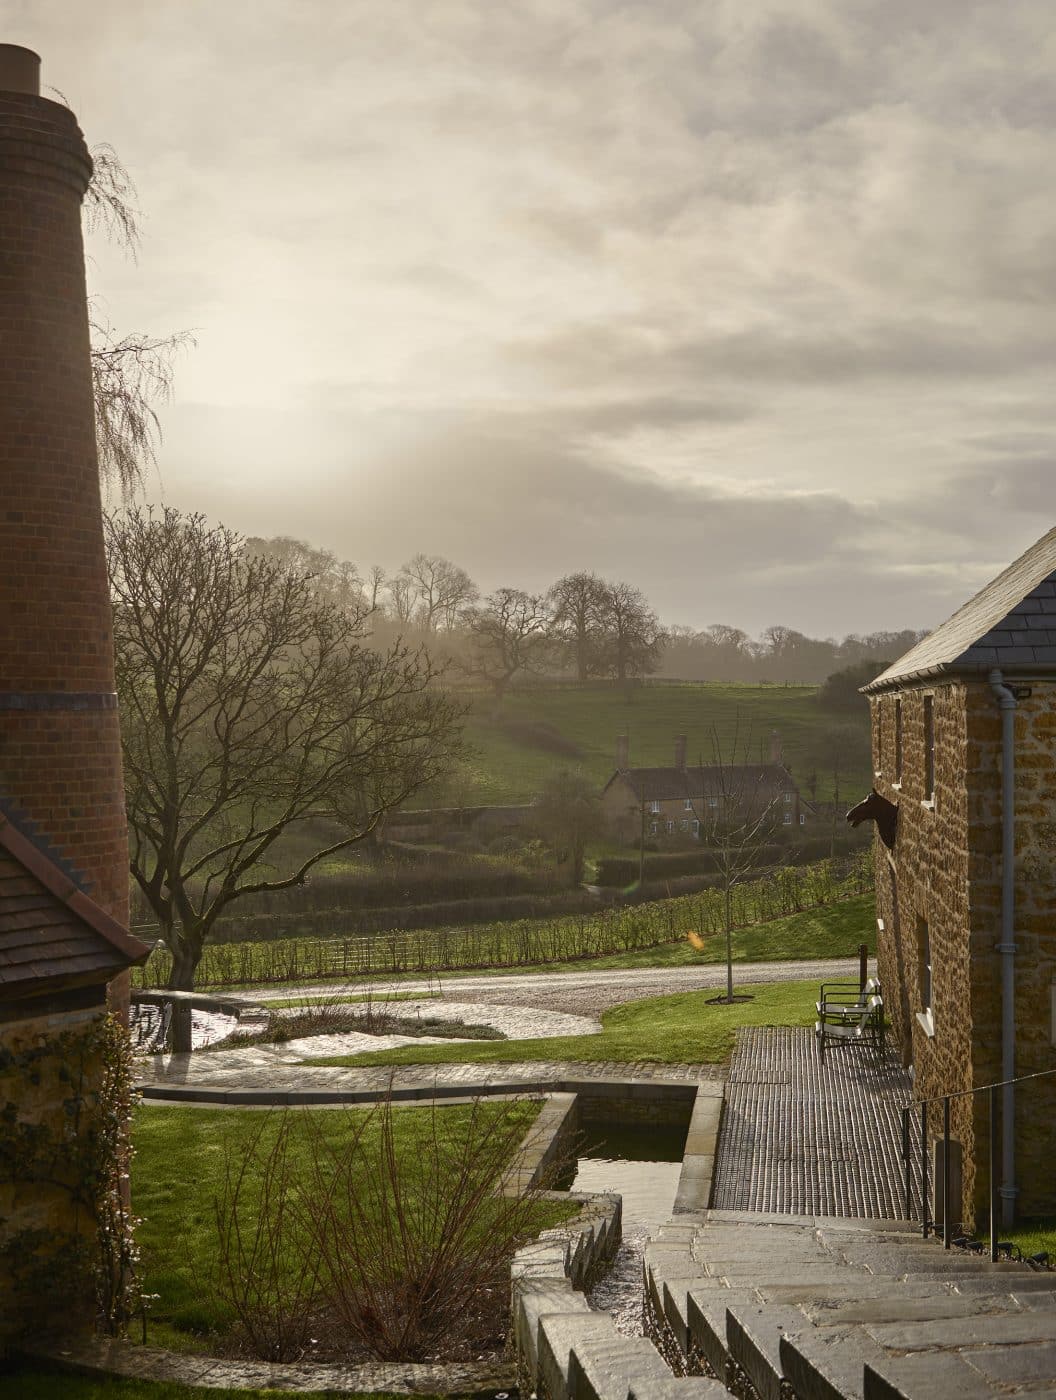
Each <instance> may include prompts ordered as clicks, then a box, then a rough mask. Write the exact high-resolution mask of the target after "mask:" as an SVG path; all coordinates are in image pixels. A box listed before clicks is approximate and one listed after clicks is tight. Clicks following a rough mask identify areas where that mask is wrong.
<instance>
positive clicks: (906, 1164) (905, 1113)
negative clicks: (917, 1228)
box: [902, 1104, 913, 1220]
mask: <svg viewBox="0 0 1056 1400" xmlns="http://www.w3.org/2000/svg"><path fill="white" fill-rule="evenodd" d="M909 1158H910V1153H909V1104H906V1106H905V1107H904V1108H903V1110H902V1168H903V1171H904V1173H905V1177H906V1219H907V1220H909V1219H911V1218H912V1211H913V1186H912V1165H911V1163H910V1160H909Z"/></svg>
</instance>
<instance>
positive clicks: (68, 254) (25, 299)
mask: <svg viewBox="0 0 1056 1400" xmlns="http://www.w3.org/2000/svg"><path fill="white" fill-rule="evenodd" d="M90 174H91V161H90V159H89V156H88V152H87V149H86V147H85V144H84V140H83V138H82V136H81V133H80V131H79V129H78V126H77V122H76V120H75V118H74V116H73V114H72V113H71V112H69V111H68V110H67V109H66V108H65V107H62V106H60V105H59V104H58V103H55V102H51V101H48V100H47V99H45V98H42V97H36V96H32V95H28V94H22V93H7V92H0V247H2V248H3V263H2V266H0V464H2V473H3V475H2V486H3V501H2V504H0V588H2V592H3V597H4V608H3V611H2V613H0V653H2V654H3V657H4V672H3V676H2V678H0V689H2V692H3V693H2V694H0V794H2V795H3V796H4V798H5V799H7V800H9V801H10V802H12V803H14V805H15V806H16V807H17V808H19V809H20V810H21V811H22V812H23V813H24V814H25V815H27V816H28V817H30V818H31V819H32V820H33V821H34V822H35V823H36V825H37V827H38V829H39V831H40V832H41V834H42V835H43V836H45V837H46V838H47V839H48V840H49V841H50V842H51V843H52V844H53V845H54V847H55V848H56V849H57V850H58V851H59V852H60V853H61V854H62V855H63V856H65V857H66V858H67V859H68V860H69V862H70V863H71V864H72V865H73V866H74V867H75V868H76V869H78V870H79V871H81V872H82V874H83V876H84V878H85V883H86V886H87V888H88V889H89V891H90V893H92V895H93V897H94V898H95V899H96V900H97V902H98V903H99V904H101V905H102V906H103V907H104V908H105V909H106V910H107V912H109V913H111V914H112V915H113V916H114V917H115V918H117V919H118V920H119V921H120V922H122V923H127V918H128V905H127V890H128V877H127V871H128V860H127V837H126V832H125V817H124V802H123V795H122V788H121V768H120V741H119V733H118V718H117V710H116V707H115V701H114V696H113V693H114V671H113V650H112V634H111V619H110V602H109V595H108V590H107V583H106V569H105V563H104V557H103V542H102V523H101V511H100V499H99V480H98V470H97V462H96V451H95V431H94V416H93V404H92V381H91V363H90V357H89V339H88V315H87V301H86V295H85V283H84V252H83V246H82V241H81V198H82V196H83V193H84V190H85V188H86V186H87V183H88V180H89V177H90Z"/></svg>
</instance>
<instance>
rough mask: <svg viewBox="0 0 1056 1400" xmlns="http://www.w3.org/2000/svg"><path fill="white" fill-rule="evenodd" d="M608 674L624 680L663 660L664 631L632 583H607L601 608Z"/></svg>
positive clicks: (652, 667) (650, 668) (644, 671)
mask: <svg viewBox="0 0 1056 1400" xmlns="http://www.w3.org/2000/svg"><path fill="white" fill-rule="evenodd" d="M598 616H599V620H600V623H601V635H602V643H603V646H604V654H605V661H606V669H607V670H608V672H609V674H610V675H612V676H615V677H616V679H617V680H618V681H620V682H621V683H622V682H624V681H628V680H631V679H632V678H634V677H635V676H648V675H651V674H652V672H653V671H655V670H656V668H657V667H658V666H659V664H660V653H661V651H662V650H663V641H664V634H663V630H662V628H661V626H660V621H659V619H658V617H657V615H656V613H655V612H653V610H652V608H651V607H650V606H649V604H648V602H647V601H646V598H645V595H644V594H643V593H642V592H641V591H640V590H639V589H637V588H635V587H633V585H631V584H629V583H606V584H604V585H603V588H602V595H601V602H600V606H599V612H598Z"/></svg>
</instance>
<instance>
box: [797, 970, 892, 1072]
mask: <svg viewBox="0 0 1056 1400" xmlns="http://www.w3.org/2000/svg"><path fill="white" fill-rule="evenodd" d="M814 1005H815V1010H816V1011H817V1016H818V1019H817V1020H816V1021H815V1022H814V1035H815V1036H816V1038H817V1045H818V1054H819V1056H820V1058H821V1061H822V1063H824V1061H825V1047H826V1044H833V1045H865V1046H868V1047H869V1048H870V1049H872V1050H873V1051H874V1052H875V1053H876V1054H877V1055H879V1056H880V1057H881V1058H882V1057H883V1053H884V1000H883V997H882V996H881V995H880V985H879V983H878V982H876V981H875V979H872V978H870V980H869V981H868V982H866V984H865V986H864V987H862V986H861V985H860V984H859V983H857V982H823V983H822V985H821V991H820V995H819V998H818V1000H817V1001H816V1002H815V1004H814Z"/></svg>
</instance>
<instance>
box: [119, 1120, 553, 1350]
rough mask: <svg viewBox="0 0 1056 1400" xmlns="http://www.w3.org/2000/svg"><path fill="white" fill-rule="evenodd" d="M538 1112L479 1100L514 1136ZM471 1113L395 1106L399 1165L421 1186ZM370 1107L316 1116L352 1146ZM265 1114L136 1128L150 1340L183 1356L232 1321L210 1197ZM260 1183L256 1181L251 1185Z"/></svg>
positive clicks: (545, 1215) (371, 1150)
mask: <svg viewBox="0 0 1056 1400" xmlns="http://www.w3.org/2000/svg"><path fill="white" fill-rule="evenodd" d="M536 1112H537V1105H535V1104H532V1103H514V1104H502V1103H482V1104H481V1105H480V1106H479V1108H478V1115H479V1118H478V1121H483V1122H486V1123H501V1122H503V1121H504V1120H505V1121H507V1122H508V1123H509V1125H510V1127H511V1129H513V1130H515V1132H516V1135H517V1138H518V1139H519V1138H520V1136H521V1135H522V1134H523V1133H524V1132H526V1131H527V1129H528V1127H529V1125H530V1123H531V1122H532V1120H533V1119H534V1117H535V1114H536ZM471 1113H472V1110H471V1109H470V1108H469V1107H466V1106H449V1107H443V1108H439V1109H437V1110H436V1111H435V1114H434V1111H433V1110H431V1109H421V1108H418V1109H413V1108H408V1109H403V1108H401V1109H399V1110H398V1111H395V1112H394V1117H393V1123H394V1132H395V1142H396V1148H397V1152H398V1156H399V1161H400V1165H401V1168H403V1169H404V1170H405V1171H406V1172H407V1173H409V1174H410V1176H411V1179H412V1180H417V1179H418V1176H417V1174H418V1173H419V1172H420V1171H424V1169H425V1168H424V1166H423V1165H422V1164H423V1163H425V1162H426V1161H427V1160H428V1159H429V1156H430V1152H431V1149H432V1142H433V1133H434V1124H435V1131H436V1132H437V1133H438V1134H439V1136H440V1141H441V1144H442V1147H443V1148H444V1150H445V1152H449V1153H451V1154H453V1155H457V1154H458V1153H460V1152H461V1151H462V1149H463V1144H464V1143H465V1140H466V1135H467V1132H468V1131H469V1127H470V1122H471ZM366 1114H367V1110H362V1109H357V1110H349V1111H337V1110H330V1111H325V1112H320V1113H317V1114H315V1115H313V1117H314V1120H315V1122H316V1123H318V1124H319V1125H320V1127H321V1129H322V1131H323V1133H324V1135H325V1137H326V1139H327V1140H328V1141H329V1142H331V1143H333V1144H334V1145H335V1146H340V1145H341V1143H342V1142H343V1141H348V1139H349V1134H350V1132H351V1130H352V1127H353V1125H354V1124H355V1123H356V1122H361V1121H362V1120H363V1118H364V1117H365V1116H366ZM281 1120H282V1114H281V1113H275V1114H272V1115H269V1117H268V1122H267V1124H266V1125H265V1131H266V1132H268V1133H271V1132H274V1131H275V1130H276V1129H277V1128H278V1126H279V1124H280V1122H281ZM291 1122H292V1124H293V1127H294V1144H293V1145H294V1148H295V1150H296V1152H297V1153H298V1154H299V1155H298V1156H296V1157H295V1158H294V1165H295V1173H297V1172H299V1173H302V1174H303V1175H304V1176H305V1179H307V1169H308V1165H309V1158H308V1135H307V1133H306V1132H304V1130H303V1125H304V1119H303V1117H302V1116H301V1115H295V1116H294V1117H293V1119H292V1120H291ZM261 1125H262V1116H261V1114H260V1113H259V1112H254V1111H252V1110H227V1109H225V1110H212V1109H204V1108H184V1107H180V1108H169V1107H166V1108H159V1107H148V1106H145V1105H141V1106H140V1107H139V1108H137V1110H136V1113H135V1119H134V1124H133V1143H134V1147H135V1157H134V1160H133V1164H132V1194H133V1199H134V1200H135V1203H136V1210H137V1213H138V1214H139V1215H141V1216H142V1217H143V1223H142V1225H141V1226H140V1227H139V1230H138V1232H137V1237H138V1240H139V1243H140V1247H141V1249H142V1254H143V1266H144V1271H145V1277H146V1291H147V1292H148V1293H154V1294H158V1295H159V1297H158V1298H157V1300H156V1301H155V1303H154V1304H153V1306H152V1310H151V1313H150V1323H149V1327H148V1338H147V1339H148V1342H150V1343H151V1344H153V1345H157V1346H167V1347H173V1348H175V1349H180V1350H198V1349H208V1348H209V1341H210V1338H211V1337H215V1336H220V1337H222V1336H223V1335H224V1334H225V1333H226V1332H227V1331H229V1329H230V1327H231V1326H232V1323H233V1320H234V1319H233V1315H232V1313H231V1312H230V1310H229V1309H228V1308H227V1306H226V1305H225V1304H224V1302H223V1301H222V1300H221V1299H220V1298H219V1297H218V1295H217V1291H216V1280H217V1273H218V1237H217V1223H216V1214H215V1205H214V1201H215V1198H216V1196H217V1195H218V1193H219V1192H220V1191H221V1189H222V1186H223V1181H224V1172H225V1162H226V1161H227V1160H228V1157H229V1156H230V1157H231V1160H232V1161H236V1160H237V1159H238V1154H239V1153H240V1152H243V1151H244V1150H245V1148H246V1147H247V1145H248V1144H249V1142H250V1141H251V1139H252V1138H253V1136H254V1135H255V1134H256V1132H257V1131H258V1130H259V1129H260V1128H261ZM379 1137H380V1128H379V1125H378V1121H377V1118H375V1119H374V1120H372V1122H371V1123H370V1125H369V1127H368V1134H367V1137H366V1138H365V1140H364V1147H365V1149H366V1150H365V1152H364V1154H363V1158H364V1170H372V1169H373V1168H372V1167H371V1165H370V1164H371V1162H372V1161H373V1157H374V1155H375V1153H376V1150H377V1146H378V1142H379ZM255 1185H256V1183H254V1186H255ZM536 1213H537V1218H538V1229H544V1228H546V1227H547V1226H549V1225H552V1224H555V1223H556V1222H557V1221H558V1220H560V1219H563V1218H565V1217H566V1216H567V1214H568V1208H567V1207H566V1206H563V1205H560V1204H555V1203H545V1202H544V1203H541V1204H540V1205H539V1206H538V1207H537V1212H536Z"/></svg>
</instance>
